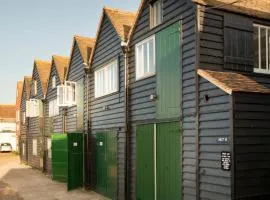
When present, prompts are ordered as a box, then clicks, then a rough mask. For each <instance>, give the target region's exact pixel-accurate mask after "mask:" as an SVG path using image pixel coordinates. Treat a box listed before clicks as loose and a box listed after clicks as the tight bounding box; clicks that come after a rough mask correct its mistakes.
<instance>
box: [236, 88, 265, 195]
mask: <svg viewBox="0 0 270 200" xmlns="http://www.w3.org/2000/svg"><path fill="white" fill-rule="evenodd" d="M233 108H234V109H233V110H234V153H235V160H234V162H235V199H269V198H270V192H269V187H270V96H269V95H263V94H251V93H236V94H234V106H233Z"/></svg>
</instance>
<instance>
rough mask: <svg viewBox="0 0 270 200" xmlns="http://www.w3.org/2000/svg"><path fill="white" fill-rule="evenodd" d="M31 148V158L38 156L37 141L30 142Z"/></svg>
mask: <svg viewBox="0 0 270 200" xmlns="http://www.w3.org/2000/svg"><path fill="white" fill-rule="evenodd" d="M32 145H33V146H32V147H33V149H32V155H33V156H37V155H38V153H37V139H33V140H32Z"/></svg>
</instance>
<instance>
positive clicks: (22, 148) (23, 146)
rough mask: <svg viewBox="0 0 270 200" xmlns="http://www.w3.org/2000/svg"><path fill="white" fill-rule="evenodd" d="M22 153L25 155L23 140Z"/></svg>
mask: <svg viewBox="0 0 270 200" xmlns="http://www.w3.org/2000/svg"><path fill="white" fill-rule="evenodd" d="M22 155H23V156H24V155H25V143H24V142H23V143H22Z"/></svg>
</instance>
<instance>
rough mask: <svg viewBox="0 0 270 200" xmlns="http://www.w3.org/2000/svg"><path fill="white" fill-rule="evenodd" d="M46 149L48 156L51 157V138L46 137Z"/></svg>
mask: <svg viewBox="0 0 270 200" xmlns="http://www.w3.org/2000/svg"><path fill="white" fill-rule="evenodd" d="M47 151H48V158H52V139H51V138H47Z"/></svg>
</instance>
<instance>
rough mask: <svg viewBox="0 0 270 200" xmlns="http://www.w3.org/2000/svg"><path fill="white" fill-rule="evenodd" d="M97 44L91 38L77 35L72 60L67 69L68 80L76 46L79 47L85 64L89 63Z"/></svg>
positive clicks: (72, 49)
mask: <svg viewBox="0 0 270 200" xmlns="http://www.w3.org/2000/svg"><path fill="white" fill-rule="evenodd" d="M95 42H96V39H95V38H89V37H84V36H79V35H75V36H74V37H73V42H72V47H71V53H70V59H69V64H68V67H67V73H66V78H67V75H68V72H69V68H70V65H71V59H72V53H73V51H74V47H75V44H77V45H78V48H79V51H80V54H81V56H82V58H83V62H84V63H88V60H89V58H90V57H91V54H92V52H93V48H94V45H95Z"/></svg>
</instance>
